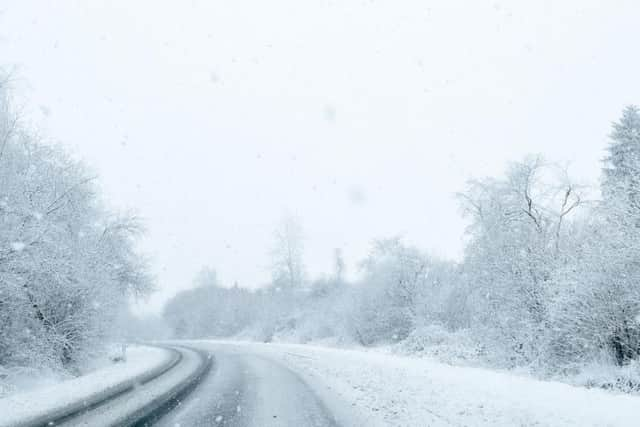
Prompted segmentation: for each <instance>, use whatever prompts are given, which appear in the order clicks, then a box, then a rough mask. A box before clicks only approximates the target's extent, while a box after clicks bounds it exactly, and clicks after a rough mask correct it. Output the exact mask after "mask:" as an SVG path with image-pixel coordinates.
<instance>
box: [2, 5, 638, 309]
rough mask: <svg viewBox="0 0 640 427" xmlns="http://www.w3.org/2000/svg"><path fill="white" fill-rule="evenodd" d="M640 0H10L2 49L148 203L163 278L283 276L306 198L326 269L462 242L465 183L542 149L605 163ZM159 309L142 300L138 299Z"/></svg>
mask: <svg viewBox="0 0 640 427" xmlns="http://www.w3.org/2000/svg"><path fill="white" fill-rule="evenodd" d="M638 16H640V3H639V2H636V1H585V0H579V1H578V0H576V1H556V2H551V1H533V0H532V1H522V2H508V1H476V0H474V1H459V0H457V1H455V0H454V1H452V0H442V1H427V0H422V1H410V0H404V1H402V0H401V1H398V0H370V1H354V0H340V1H326V0H325V1H319V0H318V1H316V0H304V1H303V0H291V1H278V0H273V1H258V0H256V1H244V0H234V1H204V0H203V1H195V0H194V1H188V2H187V1H171V2H164V1H131V0H123V1H113V0H110V1H62V0H60V1H44V0H43V1H34V0H0V63H1V64H2V65H4V66H9V67H15V68H16V75H17V76H19V77H20V79H21V81H20V82H19V84H18V93H17V97H18V99H19V101H20V102H21V103H23V104H24V105H25V111H26V115H27V116H28V117H29V118H30V119H31V120H32V121H33V123H34V124H35V125H37V126H38V127H39V128H40V129H42V132H43V133H44V134H46V135H47V136H48V137H49V138H50V139H53V140H56V141H60V142H62V143H64V144H65V145H67V146H69V147H71V149H72V150H74V151H75V153H77V155H79V156H80V157H82V158H84V159H85V160H86V161H87V162H88V163H89V164H90V165H92V166H93V167H94V168H95V169H96V170H97V171H98V173H99V174H100V176H101V182H102V186H103V188H104V190H105V193H106V196H107V198H108V200H109V203H110V205H111V206H113V207H116V208H123V209H124V208H135V209H137V210H138V212H139V213H140V214H141V215H142V216H143V217H145V218H146V219H147V224H148V228H149V234H148V236H147V238H146V240H145V242H144V245H143V246H144V249H145V250H147V251H148V252H149V253H150V254H151V256H152V257H153V260H154V268H155V273H156V274H157V277H158V280H159V286H160V288H161V292H160V293H159V294H158V295H156V296H155V297H153V298H152V299H151V301H150V302H149V303H148V305H147V306H146V310H157V309H158V308H159V307H160V305H161V303H162V301H163V300H165V299H166V298H167V296H169V295H171V294H172V293H174V292H176V291H177V290H178V289H181V288H185V287H187V286H189V285H190V282H191V279H192V278H193V276H194V275H195V274H196V273H197V271H198V270H199V269H200V268H201V267H202V266H204V265H208V266H211V267H214V268H216V269H217V270H218V273H219V276H220V278H221V279H222V280H223V281H224V282H227V283H233V282H234V281H238V282H239V283H240V284H241V285H245V286H252V287H253V286H257V285H259V284H260V283H263V282H265V281H267V280H268V279H269V272H268V264H269V260H268V256H267V252H268V248H269V246H270V241H271V236H272V230H273V227H274V224H275V223H276V222H277V221H278V218H280V217H281V216H282V215H283V214H284V213H285V212H287V211H288V212H291V213H293V214H295V215H297V216H298V217H299V218H300V219H301V222H302V225H303V227H304V229H305V232H306V236H307V239H306V262H307V265H308V269H309V271H310V272H311V273H312V274H317V273H319V272H322V271H328V270H329V269H330V265H331V257H332V254H333V248H336V247H341V248H342V249H343V251H344V253H345V255H346V256H347V257H348V260H349V261H350V263H351V269H352V271H353V270H355V268H356V267H355V262H356V261H357V260H359V259H360V258H362V257H363V256H364V255H365V254H366V252H367V250H368V245H369V243H370V241H371V240H372V239H373V238H375V237H382V236H390V235H395V234H403V235H405V236H406V237H407V238H408V240H410V241H411V242H413V243H416V244H418V245H419V246H421V247H423V248H425V249H428V250H431V251H433V252H435V253H437V254H440V255H443V256H447V257H456V256H459V255H460V250H461V235H462V232H463V229H464V223H463V221H462V219H461V218H460V216H459V214H458V210H457V205H456V202H455V200H454V199H453V197H452V193H453V192H455V191H457V190H460V189H461V188H462V186H463V185H464V182H465V180H466V179H468V178H469V177H471V176H481V175H486V174H491V175H496V174H500V173H501V172H502V170H503V169H504V166H505V163H506V162H507V161H508V160H515V159H519V158H520V157H522V156H523V155H525V154H526V153H544V154H545V155H546V157H547V158H549V159H551V160H569V161H571V162H572V164H573V166H572V170H573V171H574V175H576V176H578V177H579V178H581V179H584V180H595V179H596V178H597V176H598V172H599V171H598V168H599V159H600V158H601V157H602V155H603V153H602V150H603V148H604V147H605V144H606V135H607V133H608V131H609V125H610V122H611V121H612V120H615V119H616V118H617V117H618V115H619V113H620V111H621V109H622V107H623V106H624V105H625V104H629V103H640V55H639V54H638V40H640V30H639V28H640V27H639V26H638ZM143 310H144V308H143Z"/></svg>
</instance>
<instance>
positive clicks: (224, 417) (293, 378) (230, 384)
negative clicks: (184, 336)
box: [154, 344, 338, 427]
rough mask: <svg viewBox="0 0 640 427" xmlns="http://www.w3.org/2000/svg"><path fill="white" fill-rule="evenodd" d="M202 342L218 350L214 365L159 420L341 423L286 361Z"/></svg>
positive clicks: (298, 426)
mask: <svg viewBox="0 0 640 427" xmlns="http://www.w3.org/2000/svg"><path fill="white" fill-rule="evenodd" d="M189 346H190V347H193V346H194V345H192V344H190V345H189ZM197 347H198V348H199V349H202V350H206V351H207V352H209V353H210V354H211V355H212V357H213V367H212V369H211V370H210V371H209V373H208V374H207V376H206V377H205V378H204V379H203V381H202V382H201V383H200V384H199V385H198V386H197V387H196V388H195V389H194V390H193V391H192V392H191V393H190V394H189V395H188V396H186V398H184V399H183V400H182V401H181V402H180V404H179V405H178V406H176V407H175V408H174V409H173V410H172V411H170V412H169V413H167V414H165V415H164V416H163V417H162V418H160V419H159V420H157V421H156V422H155V423H154V426H163V427H165V426H166V427H190V426H233V427H245V426H260V427H269V426H278V427H286V426H295V427H305V426H313V427H315V426H317V427H321V426H322V427H324V426H337V425H338V424H337V422H336V421H335V419H334V417H333V416H332V415H331V413H330V411H329V410H328V409H327V408H326V407H325V406H324V405H323V404H322V402H321V400H320V398H319V397H318V396H317V395H316V394H315V393H314V392H313V390H312V389H311V387H309V386H308V385H307V384H305V382H304V381H303V380H302V379H301V378H300V377H298V376H297V375H296V374H295V373H293V372H292V371H290V370H289V369H287V368H286V367H285V366H282V365H280V364H279V363H276V362H274V361H271V360H267V359H265V358H262V357H260V356H257V355H252V354H243V353H242V352H241V351H240V350H238V349H234V348H232V347H226V346H224V345H220V344H199V345H198V346H197Z"/></svg>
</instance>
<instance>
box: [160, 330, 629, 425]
mask: <svg viewBox="0 0 640 427" xmlns="http://www.w3.org/2000/svg"><path fill="white" fill-rule="evenodd" d="M185 345H188V346H193V347H197V348H200V349H204V350H206V351H208V352H210V353H211V354H213V355H214V357H215V359H216V362H215V364H214V369H212V370H211V373H210V374H209V377H208V378H207V380H206V381H205V382H204V383H203V384H201V385H200V386H199V387H198V388H196V390H195V391H194V392H193V393H192V394H191V395H189V396H188V397H187V398H186V399H185V400H184V401H183V402H182V404H181V405H180V406H179V407H178V408H177V409H175V410H174V411H172V412H171V413H170V414H169V415H167V416H166V417H165V418H163V419H161V420H160V424H159V425H162V426H171V427H175V426H182V427H186V426H199V425H207V426H210V425H221V426H222V425H223V426H235V427H238V426H325V425H329V426H331V425H342V426H367V427H376V426H416V427H427V426H433V427H439V426H562V427H564V426H638V425H640V421H639V419H640V418H639V417H640V415H639V414H640V412H638V408H640V397H638V396H631V395H621V394H620V395H616V394H613V393H609V392H605V391H603V390H588V389H584V388H579V387H572V386H569V385H567V384H562V383H556V382H545V381H537V380H535V379H532V378H528V377H524V376H518V375H514V374H510V373H505V372H496V371H491V370H486V369H478V368H465V367H454V366H449V365H444V364H441V363H437V362H434V361H431V360H426V359H418V358H412V357H400V356H394V355H389V354H381V353H379V352H375V351H353V350H340V349H332V348H323V347H314V346H307V345H287V344H258V343H239V342H213V341H189V342H185Z"/></svg>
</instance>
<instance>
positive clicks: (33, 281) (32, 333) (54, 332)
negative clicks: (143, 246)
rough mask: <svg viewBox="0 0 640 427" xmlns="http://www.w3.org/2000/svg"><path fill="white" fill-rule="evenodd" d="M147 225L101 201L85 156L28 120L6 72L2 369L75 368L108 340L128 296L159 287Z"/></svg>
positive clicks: (0, 193)
mask: <svg viewBox="0 0 640 427" xmlns="http://www.w3.org/2000/svg"><path fill="white" fill-rule="evenodd" d="M142 231H143V228H142V224H141V223H140V221H139V220H138V219H137V218H136V217H135V216H131V215H114V214H112V213H110V212H109V211H108V210H106V209H105V208H104V207H103V206H102V204H101V202H100V197H99V194H98V191H97V188H96V186H95V177H94V176H93V175H92V174H91V173H90V172H89V171H88V170H87V168H86V167H85V166H84V165H83V164H82V163H81V162H78V161H76V160H74V159H72V158H71V157H70V156H69V155H68V154H67V153H66V152H64V151H63V150H62V149H60V148H56V147H53V146H50V145H46V144H43V143H41V142H40V141H39V140H38V138H37V136H36V134H35V133H34V132H32V131H31V130H30V129H29V128H27V127H26V126H25V125H24V124H23V123H22V122H21V120H20V117H19V115H18V114H16V112H15V110H14V109H13V108H12V105H11V98H10V91H9V79H8V78H2V79H0V374H2V373H3V372H5V371H10V370H11V369H31V368H43V367H49V368H52V369H60V368H62V369H66V370H71V371H72V370H74V369H75V368H76V366H77V365H78V363H79V362H82V361H83V360H84V359H85V358H86V357H87V356H88V355H89V354H92V353H95V352H98V351H99V350H100V349H102V348H103V346H104V343H105V340H106V338H109V337H112V336H113V333H114V332H115V331H114V328H113V325H114V322H115V319H116V318H117V317H118V315H119V314H120V313H121V312H122V310H123V307H126V306H127V298H128V297H129V296H130V295H134V294H144V293H146V292H148V291H149V290H151V288H152V282H151V278H150V276H149V274H148V271H147V266H146V262H145V260H144V259H143V258H142V257H140V255H139V254H138V253H137V252H136V250H135V241H136V239H137V237H138V236H139V235H140V233H141V232H142Z"/></svg>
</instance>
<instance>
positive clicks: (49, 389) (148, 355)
mask: <svg viewBox="0 0 640 427" xmlns="http://www.w3.org/2000/svg"><path fill="white" fill-rule="evenodd" d="M170 357H171V353H169V352H168V351H165V350H162V349H160V348H155V347H144V346H133V347H130V348H128V349H127V360H126V362H123V363H117V364H113V365H110V366H108V367H105V368H101V369H98V370H96V371H94V372H91V373H89V374H87V375H83V376H81V377H78V378H74V379H70V380H67V381H63V382H61V383H58V384H54V385H49V386H46V387H40V388H37V389H35V390H32V391H28V392H24V393H17V394H13V395H10V396H8V397H5V398H3V399H0V414H2V416H1V417H0V427H5V426H12V425H17V424H19V421H21V420H23V419H24V418H25V417H27V416H29V417H32V416H36V415H37V414H47V413H50V412H52V411H54V410H57V409H59V408H64V407H66V406H68V405H71V404H73V403H76V402H78V401H82V400H83V399H87V398H88V397H89V396H91V395H93V394H95V393H98V392H100V391H102V390H105V389H108V388H111V387H114V386H116V385H118V384H120V383H122V382H124V381H127V380H129V379H131V378H134V377H137V376H139V375H141V374H143V373H145V372H147V371H149V370H152V369H154V368H156V367H158V366H160V365H162V364H164V363H166V362H167V360H169V359H170Z"/></svg>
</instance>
